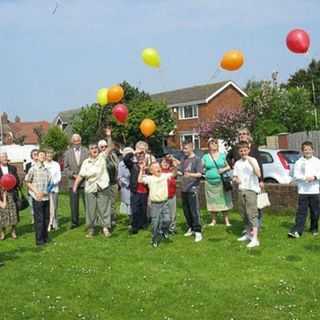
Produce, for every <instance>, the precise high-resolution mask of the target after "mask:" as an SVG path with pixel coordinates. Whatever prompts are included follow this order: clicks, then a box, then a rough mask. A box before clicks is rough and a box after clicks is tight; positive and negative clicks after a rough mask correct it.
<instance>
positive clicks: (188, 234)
mask: <svg viewBox="0 0 320 320" xmlns="http://www.w3.org/2000/svg"><path fill="white" fill-rule="evenodd" d="M192 235H193V232H192V230H191V228H189V229H188V231H187V232H186V233H185V234H184V236H185V237H191V236H192Z"/></svg>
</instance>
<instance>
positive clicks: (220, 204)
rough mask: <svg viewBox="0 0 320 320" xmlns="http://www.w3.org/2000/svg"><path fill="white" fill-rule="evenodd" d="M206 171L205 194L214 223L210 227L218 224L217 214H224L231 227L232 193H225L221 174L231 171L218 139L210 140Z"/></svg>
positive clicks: (204, 165)
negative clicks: (229, 214) (220, 149)
mask: <svg viewBox="0 0 320 320" xmlns="http://www.w3.org/2000/svg"><path fill="white" fill-rule="evenodd" d="M202 162H203V167H204V171H205V178H206V181H205V192H206V200H207V210H208V211H209V212H211V215H212V221H211V223H210V224H209V226H214V225H215V224H216V222H217V213H218V212H223V214H224V221H225V224H226V226H228V227H229V226H231V224H230V222H229V217H228V210H230V209H231V208H232V206H233V205H232V196H231V192H225V191H224V189H223V184H222V180H221V176H220V175H221V174H222V173H224V172H226V171H228V170H230V167H229V165H228V163H227V161H226V156H225V154H224V153H222V152H219V144H218V139H214V138H210V139H209V140H208V153H207V154H205V155H204V156H203V158H202Z"/></svg>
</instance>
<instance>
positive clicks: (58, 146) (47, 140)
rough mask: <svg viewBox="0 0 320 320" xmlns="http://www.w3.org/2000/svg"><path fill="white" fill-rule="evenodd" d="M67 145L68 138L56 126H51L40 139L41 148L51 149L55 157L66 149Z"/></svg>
mask: <svg viewBox="0 0 320 320" xmlns="http://www.w3.org/2000/svg"><path fill="white" fill-rule="evenodd" d="M68 144H69V138H68V136H67V134H66V133H65V132H64V131H62V130H61V129H60V128H59V127H58V126H52V127H50V128H49V130H48V132H47V134H46V135H44V136H43V137H42V139H41V147H43V148H48V147H50V148H52V149H53V151H54V152H55V153H56V155H57V156H60V155H62V153H63V152H64V151H65V150H66V149H67V147H68Z"/></svg>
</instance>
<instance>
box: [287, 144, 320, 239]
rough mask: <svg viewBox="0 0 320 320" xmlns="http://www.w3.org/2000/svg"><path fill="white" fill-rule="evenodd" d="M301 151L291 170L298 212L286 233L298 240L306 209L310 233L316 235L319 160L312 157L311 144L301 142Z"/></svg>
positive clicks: (304, 220) (319, 177) (318, 210)
mask: <svg viewBox="0 0 320 320" xmlns="http://www.w3.org/2000/svg"><path fill="white" fill-rule="evenodd" d="M301 151H302V153H303V157H301V158H300V159H299V160H298V161H297V162H296V163H295V165H294V170H293V177H294V179H295V181H296V183H297V185H298V210H297V213H296V221H295V225H294V226H293V228H292V229H291V230H290V232H289V233H288V236H289V237H290V238H299V237H300V236H301V235H302V233H303V231H304V225H305V222H306V218H307V216H308V209H310V218H311V219H310V220H311V226H310V231H311V232H312V234H313V235H315V236H316V235H318V220H319V212H320V201H319V193H320V190H319V179H320V160H319V159H318V158H316V157H314V156H313V145H312V142H309V141H305V142H303V143H302V145H301Z"/></svg>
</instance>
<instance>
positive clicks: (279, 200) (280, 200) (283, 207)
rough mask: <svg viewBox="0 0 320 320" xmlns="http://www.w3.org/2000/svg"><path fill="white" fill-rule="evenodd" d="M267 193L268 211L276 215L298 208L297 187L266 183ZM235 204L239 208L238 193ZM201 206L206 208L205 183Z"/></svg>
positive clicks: (202, 189) (234, 200)
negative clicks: (269, 204)
mask: <svg viewBox="0 0 320 320" xmlns="http://www.w3.org/2000/svg"><path fill="white" fill-rule="evenodd" d="M265 189H266V192H268V195H269V200H270V202H271V207H269V208H268V211H271V212H274V213H279V214H280V213H287V212H289V211H295V210H296V208H297V199H298V194H297V188H296V186H295V185H287V184H275V183H266V184H265ZM177 197H178V199H180V187H179V183H178V190H177ZM233 202H234V207H235V208H237V193H236V192H233ZM200 206H201V208H203V209H205V208H206V199H205V192H204V183H203V182H202V183H201V186H200Z"/></svg>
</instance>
